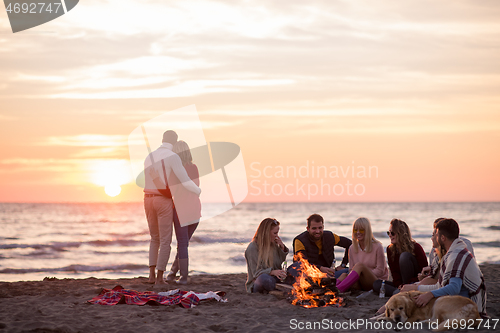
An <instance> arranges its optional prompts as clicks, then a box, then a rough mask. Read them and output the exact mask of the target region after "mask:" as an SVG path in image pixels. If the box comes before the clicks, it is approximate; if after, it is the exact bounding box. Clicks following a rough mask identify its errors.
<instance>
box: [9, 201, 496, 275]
mask: <svg viewBox="0 0 500 333" xmlns="http://www.w3.org/2000/svg"><path fill="white" fill-rule="evenodd" d="M216 205H217V204H213V206H212V207H208V209H211V208H214V209H215V208H216ZM205 208H207V207H205ZM312 213H318V214H321V215H322V216H323V217H324V218H325V229H326V230H330V231H332V232H334V233H337V234H338V235H342V236H347V237H349V238H351V227H352V222H353V221H354V220H355V219H356V218H357V217H360V216H364V217H367V218H369V219H370V221H371V223H372V229H373V231H374V234H375V237H376V238H377V239H378V240H380V241H381V242H382V244H383V245H384V247H385V246H387V245H388V244H389V238H388V236H387V234H386V231H387V230H388V228H389V222H390V220H391V219H392V218H400V219H403V220H404V221H406V222H407V223H408V225H409V226H410V228H411V231H412V236H413V238H414V239H415V240H416V241H417V242H419V243H420V244H421V245H422V246H423V247H424V249H425V250H426V251H429V250H430V249H431V240H430V237H431V233H432V223H433V221H434V220H435V219H436V218H438V217H451V218H454V219H455V220H457V221H458V223H459V224H460V234H461V235H462V236H465V237H467V238H468V239H469V240H471V241H472V243H473V245H474V251H475V255H476V260H477V262H478V263H486V262H488V263H497V264H498V263H500V203H498V202H491V203H490V202H473V203H310V202H307V203H242V204H239V205H238V206H236V207H235V208H233V209H232V210H230V211H227V212H226V213H224V214H222V215H219V216H216V217H213V218H211V219H208V220H206V221H202V222H201V223H200V225H199V227H198V229H197V230H196V232H195V234H194V236H193V238H192V240H191V244H190V247H189V255H190V256H189V257H190V259H189V260H190V271H191V273H190V274H191V275H195V274H201V273H211V274H223V273H244V272H246V263H245V258H244V251H245V249H246V247H247V245H248V243H249V242H250V240H251V239H252V236H253V234H254V233H255V230H256V229H257V226H258V225H259V223H260V221H262V220H263V219H264V218H266V217H273V218H276V219H277V220H278V221H280V223H281V229H280V236H281V238H282V239H283V241H284V243H285V244H286V245H287V246H288V247H289V248H290V249H292V240H293V238H294V237H295V236H296V235H297V234H299V233H301V232H302V231H304V230H305V227H306V218H307V217H308V216H309V215H310V214H312ZM0 230H1V231H0V281H29V280H42V279H43V278H44V277H57V278H86V277H97V278H125V277H137V276H147V275H148V248H149V232H148V227H147V222H146V218H145V215H144V208H143V204H142V203H60V204H59V203H0ZM175 247H176V241H175V236H174V240H173V242H172V252H171V256H170V258H171V260H170V262H169V265H170V263H171V261H172V258H174V256H175V251H176V249H175ZM335 255H336V258H337V260H339V259H341V258H342V256H343V249H342V248H336V251H335ZM291 261H292V258H291V255H289V258H288V262H291ZM168 269H169V268H168V267H167V270H168Z"/></svg>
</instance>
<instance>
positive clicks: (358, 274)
mask: <svg viewBox="0 0 500 333" xmlns="http://www.w3.org/2000/svg"><path fill="white" fill-rule="evenodd" d="M349 266H350V272H349V275H347V274H345V273H344V274H342V275H341V276H340V277H339V279H338V281H339V283H337V288H338V289H339V290H340V291H341V292H345V291H347V290H349V289H350V288H355V289H362V290H370V289H372V286H373V282H375V281H376V280H377V279H382V280H386V279H387V277H388V274H389V271H388V269H387V263H386V262H385V255H384V247H383V246H382V243H380V242H379V241H378V240H376V239H375V237H374V236H373V232H372V227H371V224H370V220H368V219H367V218H366V217H360V218H357V219H356V220H355V221H354V223H353V224H352V245H351V246H350V247H349Z"/></svg>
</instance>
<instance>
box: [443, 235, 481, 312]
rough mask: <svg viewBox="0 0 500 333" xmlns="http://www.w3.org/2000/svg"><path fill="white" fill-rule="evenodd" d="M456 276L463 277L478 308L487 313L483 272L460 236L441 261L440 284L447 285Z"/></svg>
mask: <svg viewBox="0 0 500 333" xmlns="http://www.w3.org/2000/svg"><path fill="white" fill-rule="evenodd" d="M454 277H457V278H460V279H462V283H463V286H465V287H466V288H467V290H468V291H469V297H470V299H471V300H472V301H474V303H476V304H477V310H478V311H479V313H482V314H483V315H486V286H485V284H484V277H483V273H481V270H480V269H479V266H478V265H477V263H476V260H475V259H474V257H473V256H472V254H471V253H470V252H469V250H467V246H466V245H465V243H464V241H463V240H461V239H460V238H457V239H455V240H454V241H453V243H452V244H451V246H450V248H449V249H448V252H447V253H446V255H445V256H444V257H443V260H442V261H441V274H440V276H439V285H440V286H441V287H444V286H446V285H447V284H448V283H449V282H450V279H451V278H454Z"/></svg>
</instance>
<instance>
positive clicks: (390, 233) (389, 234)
mask: <svg viewBox="0 0 500 333" xmlns="http://www.w3.org/2000/svg"><path fill="white" fill-rule="evenodd" d="M387 236H396V233H395V232H394V231H387Z"/></svg>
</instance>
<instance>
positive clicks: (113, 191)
mask: <svg viewBox="0 0 500 333" xmlns="http://www.w3.org/2000/svg"><path fill="white" fill-rule="evenodd" d="M121 191H122V188H121V187H120V185H116V184H110V185H106V186H104V192H106V194H107V195H109V196H110V197H116V196H117V195H118V194H120V192H121Z"/></svg>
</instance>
